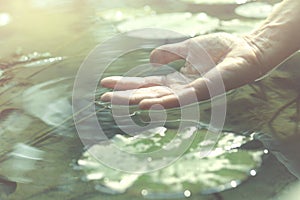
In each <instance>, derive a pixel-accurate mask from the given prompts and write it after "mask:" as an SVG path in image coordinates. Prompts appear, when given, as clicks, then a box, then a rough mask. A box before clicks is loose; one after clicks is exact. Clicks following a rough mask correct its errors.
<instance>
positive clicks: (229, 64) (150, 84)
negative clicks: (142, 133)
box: [101, 0, 300, 109]
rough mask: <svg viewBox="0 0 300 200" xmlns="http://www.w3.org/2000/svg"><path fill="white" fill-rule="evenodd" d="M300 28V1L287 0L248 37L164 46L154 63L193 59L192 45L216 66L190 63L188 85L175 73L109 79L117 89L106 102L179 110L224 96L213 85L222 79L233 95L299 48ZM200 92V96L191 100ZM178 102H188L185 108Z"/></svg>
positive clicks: (108, 83)
mask: <svg viewBox="0 0 300 200" xmlns="http://www.w3.org/2000/svg"><path fill="white" fill-rule="evenodd" d="M299 25H300V1H297V0H284V1H283V2H282V3H280V4H279V5H278V6H276V8H275V9H274V11H273V13H272V14H271V15H270V16H269V17H268V18H267V19H266V21H265V22H264V23H263V24H262V25H261V26H260V27H259V28H258V29H256V30H254V31H253V32H252V33H249V34H247V35H245V36H242V37H238V36H234V35H231V34H227V33H215V34H210V35H205V36H199V37H195V38H192V39H189V40H186V41H184V42H180V43H176V44H168V45H164V46H161V47H159V48H157V49H155V50H154V51H153V52H152V53H151V55H150V62H151V63H154V64H157V63H158V64H167V63H169V62H172V61H175V60H178V59H185V60H188V56H189V55H190V54H191V51H192V50H191V49H192V48H191V44H194V43H197V44H199V45H201V46H202V47H203V48H204V49H205V51H206V52H207V53H208V54H209V56H210V57H211V59H212V60H213V62H214V63H216V66H205V67H202V68H201V69H200V73H199V71H197V70H195V69H194V67H193V66H191V64H189V62H186V63H187V64H186V65H185V66H184V67H183V68H182V69H181V73H182V75H183V76H184V77H189V78H188V81H187V82H180V81H178V80H177V79H176V78H174V77H173V76H172V75H170V76H164V77H159V76H150V77H146V78H138V77H116V76H114V77H107V78H104V79H103V80H102V81H101V85H102V86H103V87H107V88H112V89H115V90H116V91H114V92H108V93H105V94H104V95H102V97H101V100H102V101H112V103H116V104H123V103H125V102H129V103H130V104H138V105H139V107H140V108H141V109H150V108H153V105H156V104H159V105H161V106H162V107H164V108H173V107H179V106H182V105H183V104H190V103H193V102H194V101H202V100H206V99H209V98H211V97H213V96H214V95H218V93H216V94H213V95H212V94H210V93H209V90H208V87H207V85H209V84H212V83H214V82H216V81H217V79H219V76H221V78H222V81H223V83H224V86H225V90H226V91H229V90H231V89H234V88H237V87H240V86H242V85H245V84H247V83H251V82H253V81H254V80H256V79H258V78H259V77H261V76H263V75H265V74H266V73H267V72H269V71H270V70H272V69H273V68H275V67H276V66H278V65H279V64H280V63H281V62H283V61H284V60H285V59H287V58H288V57H289V56H291V55H292V54H294V53H295V52H296V51H297V50H299V49H300V37H299V35H298V33H299V31H300V28H299V27H300V26H299ZM200 64H201V63H200ZM201 66H203V63H202V65H201ZM190 77H193V78H190ZM141 85H142V88H141V87H140V86H141ZM194 94H195V95H196V97H197V98H190V97H191V95H194ZM178 99H186V101H184V103H183V104H182V102H181V103H179V100H178ZM154 108H155V107H154ZM159 108H161V107H159Z"/></svg>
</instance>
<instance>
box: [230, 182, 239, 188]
mask: <svg viewBox="0 0 300 200" xmlns="http://www.w3.org/2000/svg"><path fill="white" fill-rule="evenodd" d="M230 185H231V187H233V188H236V187H237V186H238V184H237V182H236V181H231V182H230Z"/></svg>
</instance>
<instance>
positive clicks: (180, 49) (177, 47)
mask: <svg viewBox="0 0 300 200" xmlns="http://www.w3.org/2000/svg"><path fill="white" fill-rule="evenodd" d="M187 54H188V48H187V41H183V42H179V43H175V44H167V45H163V46H160V47H158V48H156V49H154V50H153V51H152V52H151V55H150V62H151V63H153V64H162V65H164V64H168V63H170V62H173V61H176V60H180V59H185V58H186V57H187Z"/></svg>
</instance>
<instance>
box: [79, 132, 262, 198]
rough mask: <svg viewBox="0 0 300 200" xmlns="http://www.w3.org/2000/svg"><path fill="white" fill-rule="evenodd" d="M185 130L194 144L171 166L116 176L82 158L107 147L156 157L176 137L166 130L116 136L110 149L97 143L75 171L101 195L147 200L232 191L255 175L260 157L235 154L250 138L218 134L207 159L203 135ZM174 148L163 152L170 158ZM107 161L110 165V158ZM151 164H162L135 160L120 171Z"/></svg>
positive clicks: (89, 158) (115, 172)
mask: <svg viewBox="0 0 300 200" xmlns="http://www.w3.org/2000/svg"><path fill="white" fill-rule="evenodd" d="M190 130H192V132H193V134H192V135H193V137H194V140H193V142H192V144H191V145H190V147H189V149H188V150H186V152H185V153H184V155H182V157H181V158H179V159H178V160H176V161H175V162H174V163H173V164H171V165H169V166H167V167H165V168H162V169H160V170H158V171H154V172H150V173H145V174H141V173H133V174H131V173H126V172H121V171H118V170H115V169H112V168H109V167H107V166H105V165H104V164H102V163H100V162H99V161H97V160H96V159H95V158H94V157H93V156H91V155H90V154H89V153H88V152H93V154H97V152H103V151H105V149H109V148H110V145H113V146H118V147H119V148H120V149H121V150H122V151H126V152H130V153H145V152H153V151H157V150H158V149H160V148H165V146H167V144H168V143H169V142H170V141H171V140H172V139H173V138H174V136H175V135H176V131H175V130H171V129H169V130H167V129H166V128H164V127H160V128H156V129H153V130H149V131H147V132H145V133H143V134H141V135H137V136H134V137H127V136H122V135H116V136H115V137H114V138H113V139H112V143H111V144H108V145H107V144H101V143H100V144H97V145H94V146H92V147H91V149H90V151H88V152H86V153H84V155H83V156H82V158H81V159H80V160H78V165H79V166H80V168H81V169H82V170H83V171H85V173H86V176H85V177H84V180H86V181H94V183H95V188H96V189H97V190H99V191H101V192H104V193H110V194H116V193H123V192H125V191H128V192H129V193H135V194H142V195H143V196H145V197H147V198H154V197H155V198H163V197H184V196H188V195H190V194H191V193H213V192H219V191H222V190H225V189H228V188H233V187H237V186H238V185H239V184H240V183H241V182H242V181H244V180H245V179H247V177H249V176H250V175H251V174H252V175H255V173H256V172H255V169H256V168H258V167H259V166H260V164H261V156H262V154H263V153H262V151H260V150H251V151H248V150H241V149H239V147H240V146H241V145H243V144H245V143H247V142H249V141H251V140H252V139H253V138H252V137H245V136H241V135H236V134H233V133H226V132H224V133H223V134H222V135H221V136H220V138H219V140H218V141H217V143H216V146H215V147H214V148H213V149H212V150H211V151H210V152H209V153H208V154H207V156H206V157H201V156H200V151H202V150H203V149H202V148H204V147H205V146H206V145H209V143H210V141H207V140H204V137H205V135H206V132H207V130H206V129H202V130H198V129H197V128H195V127H191V128H190ZM180 134H181V135H184V134H183V133H180ZM190 137H191V135H190ZM186 139H191V138H188V137H181V140H179V141H178V143H179V144H180V143H181V142H183V141H184V140H186ZM176 148H177V147H176V146H172V147H171V149H169V150H170V152H174V151H175V152H176V150H177V149H176ZM111 153H112V154H113V152H111ZM108 154H109V152H108ZM107 156H110V157H111V159H116V155H115V154H114V155H107ZM164 159H165V160H166V159H168V158H164ZM155 162H163V161H162V160H161V161H159V160H156V159H154V158H149V159H148V163H145V161H139V160H137V162H134V163H133V162H130V161H128V163H124V165H128V166H129V167H130V166H132V167H134V165H141V166H144V167H145V168H147V167H150V166H151V165H154V164H156V163H155Z"/></svg>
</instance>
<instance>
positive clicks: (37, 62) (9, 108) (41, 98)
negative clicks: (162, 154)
mask: <svg viewBox="0 0 300 200" xmlns="http://www.w3.org/2000/svg"><path fill="white" fill-rule="evenodd" d="M146 5H147V6H150V7H151V9H152V10H155V11H156V12H157V13H165V12H187V11H189V12H195V13H196V12H203V11H206V12H207V13H208V14H210V15H212V16H214V17H217V18H220V19H222V20H230V19H233V18H237V16H236V15H234V14H233V11H234V7H235V6H234V5H194V4H188V3H184V2H180V1H171V0H169V1H168V0H164V1H134V0H128V1H121V0H119V1H117V0H113V1H108V2H105V1H100V0H94V1H92V0H90V1H80V0H65V1H44V2H43V3H42V2H40V1H35V0H30V1H18V0H10V1H9V0H7V1H5V0H3V1H2V2H1V7H0V13H7V14H8V15H9V16H10V20H6V21H7V24H6V25H5V23H3V25H2V26H1V25H0V38H1V40H0V44H1V47H2V48H0V58H1V62H0V63H1V64H0V69H3V73H2V76H1V75H0V94H1V96H0V104H1V106H0V111H1V115H0V119H1V121H0V125H1V126H0V137H1V142H0V146H1V148H0V153H1V160H2V163H1V165H0V175H2V176H6V177H8V178H10V179H11V180H14V181H17V182H18V184H17V189H16V191H15V192H14V193H12V194H10V195H9V196H6V195H5V194H4V193H3V192H2V191H1V190H0V192H1V193H0V194H1V195H0V198H1V199H16V200H22V199H30V200H31V199H32V200H33V199H69V200H71V199H89V200H93V199H143V197H142V194H139V192H132V193H130V192H128V193H125V194H120V195H108V194H103V193H101V192H99V191H97V190H96V189H95V184H94V183H93V182H92V181H90V182H86V181H83V180H82V177H84V176H85V174H84V172H83V171H81V170H74V165H75V164H76V161H77V160H78V159H79V158H80V157H81V155H82V152H83V146H82V144H81V142H80V140H79V139H78V137H77V135H76V132H75V131H74V129H68V128H67V129H65V128H66V127H60V128H59V129H57V130H55V131H54V132H51V128H52V127H53V126H56V125H58V124H60V122H61V121H60V119H62V118H65V117H68V116H70V114H71V113H69V111H70V109H69V108H68V107H64V106H62V107H58V109H60V110H61V112H58V113H59V115H58V116H57V115H54V116H51V114H53V112H49V111H53V110H55V109H54V108H49V105H51V103H53V102H55V100H57V99H63V98H62V97H63V96H69V95H70V93H69V92H71V90H72V84H73V78H74V76H75V74H76V72H77V69H78V68H79V66H80V65H81V63H82V61H83V60H84V58H85V57H86V56H87V54H88V53H89V52H90V51H91V50H92V49H93V48H94V47H95V45H97V44H99V43H100V42H103V41H104V40H106V39H108V38H110V37H112V36H114V35H116V34H117V33H118V25H119V22H109V21H105V20H104V19H103V15H102V14H103V11H105V10H108V9H112V8H119V7H130V8H135V9H138V10H139V11H140V12H141V14H139V12H137V11H136V10H134V11H130V12H128V14H127V15H128V16H131V15H138V16H139V15H147V14H149V13H150V14H152V13H151V12H152V11H151V10H150V11H149V9H148V8H147V9H146V11H145V8H144V6H146ZM124 12H125V11H124ZM123 16H124V15H123ZM101 17H102V18H101ZM104 18H105V17H104ZM119 19H120V18H118V17H117V19H115V18H109V17H108V19H106V20H115V21H118V20H119ZM121 19H122V18H121ZM241 20H243V18H241ZM3 21H4V22H5V19H4V20H3ZM220 23H221V24H226V23H228V22H224V21H222V22H220ZM252 23H257V20H255V21H253V20H247V23H246V25H243V26H242V31H241V28H239V29H234V28H232V26H231V27H230V26H229V27H225V28H224V26H223V28H221V29H224V30H227V31H230V30H232V29H234V32H243V30H244V29H249V24H250V27H251V26H252ZM0 24H1V23H0ZM217 29H219V28H217ZM215 31H217V30H215ZM33 52H38V54H34V53H33ZM148 53H149V52H148V51H144V52H137V53H136V55H132V57H131V56H127V57H124V58H121V59H119V60H117V61H116V62H115V63H113V65H112V66H111V67H110V70H111V71H108V72H107V73H109V74H122V73H124V72H126V71H127V70H128V69H129V68H130V67H131V66H136V65H138V64H143V63H147V62H148V60H147V59H148ZM13 54H17V55H14V56H12V55H13ZM24 55H26V56H27V57H26V56H25V57H24ZM22 56H23V57H22ZM298 57H299V56H298ZM298 57H296V58H295V59H293V60H291V61H290V62H288V63H286V64H285V65H286V66H283V67H285V68H283V69H284V70H286V71H288V73H284V72H282V71H278V72H276V73H274V74H273V78H272V77H269V78H268V79H266V80H264V81H262V82H260V83H257V84H254V85H253V86H245V87H243V88H241V89H239V90H238V91H237V92H235V93H233V94H231V95H229V104H228V106H229V110H228V117H227V121H226V126H225V128H226V130H232V131H235V132H238V133H242V132H245V131H249V132H252V131H259V132H264V133H274V134H277V135H278V136H280V137H281V136H283V137H284V136H285V135H292V134H294V133H297V132H298V121H299V117H298V115H297V112H296V113H295V110H297V109H298V108H296V106H295V105H297V106H298V98H296V100H295V101H294V102H295V104H291V105H290V106H288V107H287V109H284V110H283V111H282V112H280V113H278V117H277V118H274V119H273V120H271V119H272V116H274V114H275V113H276V112H277V111H278V110H279V109H280V108H281V107H282V106H283V105H285V104H286V103H289V101H291V100H292V99H293V98H295V97H297V95H298V88H299V87H298V84H297V81H295V80H297V77H299V74H298V73H295V72H297V70H296V71H295V67H296V65H297V64H298V63H299V60H297V58H298ZM27 59H29V60H30V59H31V60H30V62H29V61H28V60H27ZM287 69H288V70H287ZM0 72H1V71H0ZM0 74H1V73H0ZM291 74H292V75H291ZM289 77H292V78H293V79H289ZM60 78H67V79H64V80H63V81H62V82H59V84H55V83H54V84H53V85H50V89H51V88H52V87H53V88H54V90H53V91H52V92H51V95H49V96H47V95H48V94H49V93H47V94H42V93H38V92H42V91H43V90H44V89H41V90H34V92H33V94H36V95H37V96H30V95H28V92H27V93H24V91H25V90H26V89H28V88H30V87H33V86H35V85H37V84H38V83H43V82H46V81H50V80H57V79H60ZM61 86H63V87H61ZM58 88H59V89H58ZM47 89H49V88H47ZM27 91H28V90H27ZM37 91H38V92H37ZM27 95H28V96H27ZM62 101H68V100H67V99H63V100H62ZM63 105H65V104H63ZM56 108H57V107H56ZM207 113H209V109H208V111H207ZM46 114H48V115H46ZM56 114H57V113H56ZM41 116H44V117H41ZM49 116H50V117H49ZM41 119H42V120H43V121H42V120H41ZM57 119H58V120H57ZM203 120H204V121H205V120H207V119H206V118H203ZM270 120H271V122H270ZM268 122H270V123H268ZM295 124H296V126H295ZM51 125H52V126H51ZM295 127H296V128H295ZM47 130H48V131H47ZM70 130H72V131H70ZM47 133H50V136H49V137H48V136H47ZM40 135H41V136H42V137H38V136H40ZM37 138H39V139H37ZM19 143H21V144H24V143H26V144H28V145H30V146H34V147H35V148H34V149H26V148H25V147H23V146H22V145H21V146H20V145H17V144H19ZM18 149H21V150H20V151H22V152H21V153H22V154H24V155H27V156H29V157H31V159H30V162H26V159H25V160H22V158H20V157H18V156H16V155H12V156H9V157H8V159H6V158H7V156H6V153H7V152H10V151H11V150H15V151H17V150H18ZM26 153H27V154H26ZM24 155H23V156H24ZM294 180H295V177H294V176H292V175H291V174H290V173H289V172H288V171H287V170H286V169H285V168H284V167H283V166H282V165H281V164H280V163H279V162H278V161H277V160H276V159H275V158H274V157H273V156H271V155H270V156H268V157H267V158H266V159H265V160H264V162H263V165H262V167H261V168H260V169H259V170H258V174H257V175H256V176H255V177H251V178H250V179H249V180H248V181H246V182H245V183H243V184H242V185H240V186H239V187H237V188H235V189H232V190H228V191H225V192H222V193H217V194H212V195H207V196H200V195H198V194H197V193H196V194H192V196H191V197H190V199H204V200H214V199H215V200H219V199H233V200H234V199H237V200H238V199H245V200H250V199H272V198H273V197H274V196H276V195H277V193H279V192H280V191H282V189H283V188H284V187H285V186H286V184H288V183H292V182H293V181H294ZM0 186H1V185H0ZM175 197H178V196H175ZM167 198H170V197H167Z"/></svg>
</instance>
